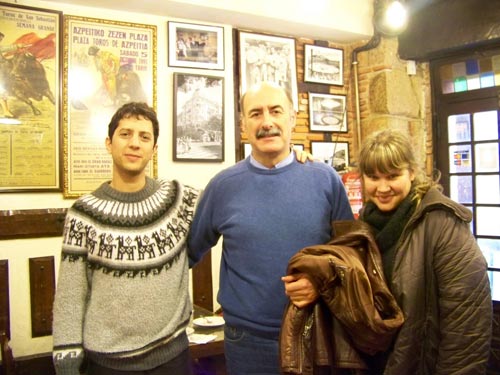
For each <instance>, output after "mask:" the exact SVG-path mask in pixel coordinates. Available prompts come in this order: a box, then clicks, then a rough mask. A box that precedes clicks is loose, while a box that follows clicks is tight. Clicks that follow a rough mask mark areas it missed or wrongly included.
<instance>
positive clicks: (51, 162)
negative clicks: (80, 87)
mask: <svg viewBox="0 0 500 375" xmlns="http://www.w3.org/2000/svg"><path fill="white" fill-rule="evenodd" d="M0 25H1V27H0V93H1V94H0V181H1V182H0V192H20V191H61V190H62V172H61V170H62V168H61V166H62V163H61V160H62V141H61V102H60V99H59V98H61V83H62V65H61V64H62V53H61V48H60V46H61V40H62V36H61V35H62V34H61V29H62V13H61V12H59V11H54V10H47V9H42V8H34V7H27V6H21V5H17V4H11V3H9V4H7V3H0Z"/></svg>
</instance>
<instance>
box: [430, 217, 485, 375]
mask: <svg viewBox="0 0 500 375" xmlns="http://www.w3.org/2000/svg"><path fill="white" fill-rule="evenodd" d="M433 214H434V213H433ZM435 214H436V215H440V216H441V217H439V218H438V220H439V221H438V222H440V223H441V228H442V230H441V231H439V230H434V231H433V232H434V233H435V235H433V236H431V237H432V241H433V242H434V244H432V246H433V248H434V259H433V262H434V264H433V268H434V276H435V277H436V281H437V293H438V304H439V316H440V320H439V331H440V336H441V338H440V344H439V347H438V361H437V366H436V371H435V374H436V375H438V374H443V375H444V374H446V375H450V374H455V375H456V374H481V373H484V371H485V368H486V364H487V361H488V357H489V352H490V340H491V322H492V303H491V292H490V285H489V280H488V275H487V264H486V261H485V258H484V256H483V254H482V252H481V250H480V249H479V246H478V245H477V243H476V241H475V239H474V237H473V235H472V233H471V231H470V228H469V224H468V223H466V222H464V221H461V220H460V219H458V218H457V217H456V216H453V215H450V214H449V213H447V212H445V211H439V213H438V212H436V213H435ZM426 245H430V244H426Z"/></svg>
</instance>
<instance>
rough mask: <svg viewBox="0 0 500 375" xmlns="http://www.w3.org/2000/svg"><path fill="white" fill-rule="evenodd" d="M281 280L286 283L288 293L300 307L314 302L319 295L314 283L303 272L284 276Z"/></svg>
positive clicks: (291, 299)
mask: <svg viewBox="0 0 500 375" xmlns="http://www.w3.org/2000/svg"><path fill="white" fill-rule="evenodd" d="M281 280H282V281H283V283H284V284H285V293H286V295H287V296H288V297H289V298H290V301H292V303H293V304H294V305H295V306H297V307H298V308H302V307H305V306H307V305H309V304H310V303H313V302H314V301H316V299H318V297H319V294H318V292H317V291H316V289H315V288H314V285H313V284H312V283H311V281H310V280H309V279H308V278H307V277H306V276H305V275H303V274H297V275H287V276H283V277H282V278H281Z"/></svg>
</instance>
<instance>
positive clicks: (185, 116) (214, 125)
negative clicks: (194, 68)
mask: <svg viewBox="0 0 500 375" xmlns="http://www.w3.org/2000/svg"><path fill="white" fill-rule="evenodd" d="M173 116H174V118H173V124H174V129H173V151H174V155H173V159H174V161H193V162H221V161H224V78H223V77H215V76H208V75H201V74H187V73H174V110H173Z"/></svg>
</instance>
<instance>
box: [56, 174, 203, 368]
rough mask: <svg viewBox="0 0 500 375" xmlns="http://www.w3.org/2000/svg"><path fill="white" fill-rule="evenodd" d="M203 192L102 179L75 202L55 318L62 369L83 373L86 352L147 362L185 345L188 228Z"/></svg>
mask: <svg viewBox="0 0 500 375" xmlns="http://www.w3.org/2000/svg"><path fill="white" fill-rule="evenodd" d="M198 196H199V191H197V190H195V189H193V188H190V187H187V186H182V185H181V184H180V183H178V182H177V181H156V180H153V179H151V178H147V181H146V186H145V187H144V189H142V190H141V191H139V192H135V193H122V192H118V191H116V190H114V189H113V188H111V187H110V185H109V183H104V184H103V185H101V186H100V187H99V188H98V189H97V190H96V191H95V192H93V193H92V194H89V195H86V196H84V197H81V198H80V199H78V200H77V201H76V202H75V203H74V204H73V206H72V207H71V208H70V209H69V210H68V213H67V216H66V222H65V227H64V234H63V245H62V254H61V262H60V268H59V274H58V282H57V290H56V295H55V301H54V317H53V339H54V352H53V359H54V365H55V368H56V373H57V374H58V375H77V374H79V368H80V367H81V365H82V363H83V360H84V357H85V356H88V357H89V358H91V359H92V360H93V361H95V362H96V363H99V364H101V365H103V366H106V367H111V368H116V369H121V370H146V369H150V368H154V367H156V366H159V365H161V364H163V363H165V362H167V361H169V360H170V359H172V358H174V357H175V356H177V355H178V354H180V353H181V352H182V351H183V350H185V349H187V347H188V341H187V336H186V333H185V328H186V326H187V324H188V321H189V318H190V314H191V302H190V298H189V290H188V284H189V280H188V261H187V254H186V236H187V233H188V230H189V227H190V225H191V221H192V217H193V212H194V209H195V206H196V203H197V200H198Z"/></svg>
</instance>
